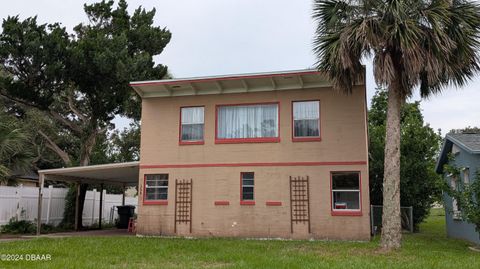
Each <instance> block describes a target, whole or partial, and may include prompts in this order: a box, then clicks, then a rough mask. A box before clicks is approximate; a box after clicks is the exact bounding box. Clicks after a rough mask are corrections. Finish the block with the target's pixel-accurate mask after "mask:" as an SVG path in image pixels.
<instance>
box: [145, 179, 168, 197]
mask: <svg viewBox="0 0 480 269" xmlns="http://www.w3.org/2000/svg"><path fill="white" fill-rule="evenodd" d="M167 199H168V174H152V175H145V200H146V201H158V200H167Z"/></svg>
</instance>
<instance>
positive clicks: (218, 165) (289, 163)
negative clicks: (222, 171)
mask: <svg viewBox="0 0 480 269" xmlns="http://www.w3.org/2000/svg"><path fill="white" fill-rule="evenodd" d="M366 164H367V162H366V161H349V162H275V163H190V164H142V165H140V168H141V169H148V168H199V167H251V166H328V165H366Z"/></svg>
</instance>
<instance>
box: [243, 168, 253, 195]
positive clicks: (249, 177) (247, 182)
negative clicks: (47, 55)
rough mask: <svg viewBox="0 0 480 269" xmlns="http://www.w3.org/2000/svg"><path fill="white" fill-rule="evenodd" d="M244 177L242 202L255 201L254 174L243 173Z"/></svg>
mask: <svg viewBox="0 0 480 269" xmlns="http://www.w3.org/2000/svg"><path fill="white" fill-rule="evenodd" d="M241 177H242V186H241V200H242V201H253V200H254V186H255V184H254V177H255V176H254V173H253V172H243V173H242V174H241Z"/></svg>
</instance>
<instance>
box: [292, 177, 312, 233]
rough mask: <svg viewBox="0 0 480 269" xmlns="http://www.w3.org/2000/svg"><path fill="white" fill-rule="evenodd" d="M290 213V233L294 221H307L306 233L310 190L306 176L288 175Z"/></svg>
mask: <svg viewBox="0 0 480 269" xmlns="http://www.w3.org/2000/svg"><path fill="white" fill-rule="evenodd" d="M290 213H291V223H290V227H291V231H292V233H293V224H294V223H307V224H308V233H310V191H309V186H308V176H306V177H300V176H299V177H292V176H290Z"/></svg>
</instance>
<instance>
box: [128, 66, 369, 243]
mask: <svg viewBox="0 0 480 269" xmlns="http://www.w3.org/2000/svg"><path fill="white" fill-rule="evenodd" d="M131 86H132V87H133V88H134V89H135V91H136V92H137V93H138V94H139V95H140V96H141V98H142V119H141V157H140V166H139V167H140V170H139V182H138V186H139V197H140V198H139V207H138V220H137V233H138V234H141V235H188V236H190V235H191V236H227V237H230V236H238V237H282V238H319V239H355V240H368V239H369V238H370V226H369V225H370V217H369V182H368V142H367V115H366V113H367V109H366V91H365V84H364V79H363V81H361V82H359V83H358V85H356V86H355V87H354V89H353V92H352V93H351V94H349V95H347V94H344V93H341V92H336V91H334V90H333V89H332V87H331V83H330V82H329V81H328V79H327V78H326V77H325V76H324V75H322V74H321V73H319V72H318V71H315V70H302V71H289V72H273V73H259V74H241V75H228V76H215V77H199V78H187V79H168V80H159V81H141V82H132V83H131Z"/></svg>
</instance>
